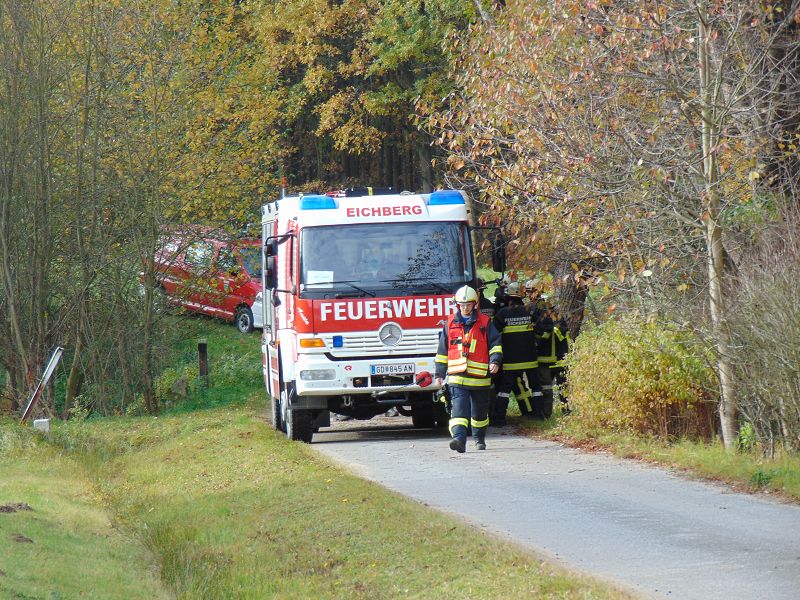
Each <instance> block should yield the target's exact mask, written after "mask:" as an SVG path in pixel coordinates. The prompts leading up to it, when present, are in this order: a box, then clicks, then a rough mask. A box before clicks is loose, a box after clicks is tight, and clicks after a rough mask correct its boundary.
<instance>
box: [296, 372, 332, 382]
mask: <svg viewBox="0 0 800 600" xmlns="http://www.w3.org/2000/svg"><path fill="white" fill-rule="evenodd" d="M300 379H302V380H303V381H329V380H331V379H336V371H335V370H333V369H308V370H307V371H300Z"/></svg>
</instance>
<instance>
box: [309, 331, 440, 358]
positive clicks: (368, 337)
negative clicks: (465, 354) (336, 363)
mask: <svg viewBox="0 0 800 600" xmlns="http://www.w3.org/2000/svg"><path fill="white" fill-rule="evenodd" d="M323 337H324V339H325V345H326V346H327V347H328V349H329V350H330V353H331V354H332V355H333V356H335V357H337V358H338V357H347V356H359V355H370V354H376V355H384V356H385V355H403V354H434V353H436V347H437V346H438V344H439V330H438V329H437V330H434V331H424V332H409V331H406V332H404V333H403V338H402V339H401V340H400V343H399V344H397V345H396V346H391V347H387V346H385V345H383V343H381V341H380V339H378V334H377V333H375V332H370V333H367V334H364V333H361V332H359V333H350V334H344V335H343V336H342V346H341V348H335V347H334V345H333V336H332V335H325V336H323Z"/></svg>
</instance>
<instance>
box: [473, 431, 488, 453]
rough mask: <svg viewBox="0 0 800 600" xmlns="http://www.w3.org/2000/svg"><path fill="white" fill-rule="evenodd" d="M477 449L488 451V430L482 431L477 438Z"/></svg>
mask: <svg viewBox="0 0 800 600" xmlns="http://www.w3.org/2000/svg"><path fill="white" fill-rule="evenodd" d="M475 448H476V449H477V450H486V430H485V429H481V431H480V432H479V433H478V435H476V436H475Z"/></svg>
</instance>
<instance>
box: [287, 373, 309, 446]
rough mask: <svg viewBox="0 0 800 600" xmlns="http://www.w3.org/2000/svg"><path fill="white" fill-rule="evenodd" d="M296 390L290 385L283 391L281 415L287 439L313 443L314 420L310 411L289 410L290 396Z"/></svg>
mask: <svg viewBox="0 0 800 600" xmlns="http://www.w3.org/2000/svg"><path fill="white" fill-rule="evenodd" d="M293 390H294V386H293V385H292V384H291V383H290V384H288V385H286V386H284V387H283V389H282V390H281V400H280V405H281V406H280V415H281V421H283V430H284V431H285V432H286V437H288V438H289V439H290V440H294V441H297V442H305V443H306V444H310V443H311V438H312V437H314V420H313V419H312V415H311V411H310V410H298V409H292V408H289V394H290V393H292V391H293Z"/></svg>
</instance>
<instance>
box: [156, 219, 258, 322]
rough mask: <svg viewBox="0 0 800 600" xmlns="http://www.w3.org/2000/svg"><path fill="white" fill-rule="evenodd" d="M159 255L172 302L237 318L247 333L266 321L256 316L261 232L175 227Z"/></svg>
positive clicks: (158, 266)
mask: <svg viewBox="0 0 800 600" xmlns="http://www.w3.org/2000/svg"><path fill="white" fill-rule="evenodd" d="M155 258H156V270H157V275H156V277H157V279H158V283H159V286H160V287H161V289H162V291H163V292H164V293H165V294H166V295H167V296H168V297H169V299H170V300H171V301H172V302H175V303H176V304H178V305H180V306H182V307H184V308H186V309H187V310H190V311H193V312H199V313H202V314H205V315H209V316H212V317H218V318H221V319H224V320H226V321H233V322H234V323H235V325H236V328H237V329H238V330H239V331H241V332H242V333H250V332H251V331H253V328H254V327H261V323H258V322H256V321H255V319H254V317H253V303H254V302H255V301H256V297H257V296H259V299H260V295H261V277H260V275H261V243H260V240H259V239H258V238H242V239H223V238H221V237H207V236H205V235H197V234H191V235H189V234H186V233H171V234H167V235H165V236H164V237H163V238H162V242H161V247H160V249H159V251H158V252H157V253H156V257H155ZM260 312H261V311H259V313H260ZM259 317H261V315H260V314H259Z"/></svg>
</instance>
